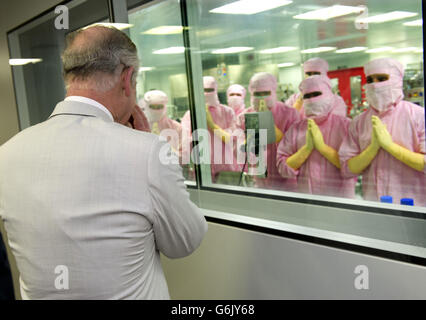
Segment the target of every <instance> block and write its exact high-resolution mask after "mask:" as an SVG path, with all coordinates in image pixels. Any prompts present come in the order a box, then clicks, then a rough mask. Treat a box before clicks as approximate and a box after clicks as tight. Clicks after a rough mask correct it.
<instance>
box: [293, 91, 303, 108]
mask: <svg viewBox="0 0 426 320" xmlns="http://www.w3.org/2000/svg"><path fill="white" fill-rule="evenodd" d="M302 106H303V96H302V94H300V95H299V97H298V98H297V99H296V101H295V102H294V103H293V108H294V109H296V110H297V111H300V109H302Z"/></svg>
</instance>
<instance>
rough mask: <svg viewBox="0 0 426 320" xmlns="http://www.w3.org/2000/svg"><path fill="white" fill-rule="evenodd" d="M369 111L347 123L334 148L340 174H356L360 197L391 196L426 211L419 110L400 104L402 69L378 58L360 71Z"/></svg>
mask: <svg viewBox="0 0 426 320" xmlns="http://www.w3.org/2000/svg"><path fill="white" fill-rule="evenodd" d="M364 72H365V75H366V76H367V84H366V85H365V90H366V98H367V102H368V104H369V106H370V107H369V108H368V110H367V111H365V112H364V113H362V114H360V115H359V116H357V117H356V118H354V119H353V121H352V123H351V125H350V127H349V133H348V136H347V137H346V139H345V141H344V143H343V144H342V146H341V147H340V150H339V156H340V162H341V166H342V173H343V174H344V176H346V177H355V176H357V175H359V174H361V175H362V188H363V196H364V199H366V200H372V201H378V200H380V197H381V196H392V197H393V199H394V203H399V201H400V199H401V198H412V199H414V205H417V206H426V197H425V194H426V175H425V164H424V163H425V160H426V158H425V111H424V108H422V107H420V106H418V105H415V104H413V103H410V102H407V101H404V100H403V98H404V94H403V90H402V88H403V77H404V68H403V66H402V65H401V64H400V63H399V62H398V61H396V60H394V59H391V58H381V59H376V60H372V61H370V62H369V63H367V64H366V65H365V66H364Z"/></svg>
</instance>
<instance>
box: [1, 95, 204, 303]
mask: <svg viewBox="0 0 426 320" xmlns="http://www.w3.org/2000/svg"><path fill="white" fill-rule="evenodd" d="M168 147H169V146H168V144H166V143H165V142H162V141H160V140H159V138H158V137H157V136H155V135H153V134H150V133H145V132H141V131H137V130H133V129H130V128H128V127H125V126H123V125H120V124H118V123H114V122H112V120H111V119H110V118H108V115H107V114H106V113H104V112H103V111H102V110H100V109H97V108H96V107H94V106H91V105H89V104H85V103H80V102H73V101H63V102H60V103H59V104H58V105H57V106H56V108H55V110H54V112H53V114H52V115H51V116H50V118H49V119H48V120H47V121H45V122H43V123H40V124H38V125H35V126H33V127H30V128H28V129H26V130H23V131H22V132H20V133H19V134H17V135H16V136H15V137H13V138H12V139H11V140H9V141H8V142H6V143H5V144H4V145H2V146H1V147H0V217H1V218H2V219H3V221H4V224H5V228H6V231H7V233H8V237H9V245H10V247H11V249H12V252H13V254H14V256H15V258H16V261H17V265H18V269H19V271H20V284H21V293H22V296H23V298H27V299H168V298H170V297H169V292H168V288H167V284H166V280H165V277H164V274H163V270H162V267H161V264H160V252H161V253H163V254H164V255H166V256H168V257H171V258H179V257H184V256H187V255H189V254H191V253H192V252H193V251H194V250H195V249H196V248H197V247H198V246H199V245H200V243H201V241H202V239H203V237H204V234H205V232H206V231H207V223H206V221H205V219H204V217H203V215H202V214H201V212H200V210H199V209H198V208H197V207H196V206H195V205H194V204H193V203H192V202H191V201H190V200H189V194H188V192H187V191H186V186H185V185H184V179H183V176H182V171H181V168H180V167H179V165H167V164H162V163H161V161H160V159H159V154H160V150H164V148H168Z"/></svg>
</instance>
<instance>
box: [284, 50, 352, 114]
mask: <svg viewBox="0 0 426 320" xmlns="http://www.w3.org/2000/svg"><path fill="white" fill-rule="evenodd" d="M328 68H329V66H328V62H327V61H325V60H324V59H321V58H311V59H309V60H307V61H305V63H304V64H303V72H304V73H305V74H306V72H320V73H321V75H325V76H327V72H328ZM333 96H334V102H333V108H332V109H331V112H332V113H334V114H337V115H339V116H343V117H346V116H347V112H348V107H347V106H346V104H345V102H344V101H343V99H342V97H341V96H339V95H337V94H333ZM299 97H300V92H297V93H294V94H292V95H291V96H290V97H289V98H288V99H287V101H286V102H285V104H286V105H288V106H290V107H292V106H293V105H294V103H295V102H296V100H297V99H298V98H299ZM300 114H301V115H302V117H304V116H305V113H304V111H303V106H302V108H301V109H300Z"/></svg>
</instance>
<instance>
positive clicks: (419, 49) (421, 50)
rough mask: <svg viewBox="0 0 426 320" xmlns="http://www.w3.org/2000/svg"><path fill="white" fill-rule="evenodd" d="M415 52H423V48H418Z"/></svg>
mask: <svg viewBox="0 0 426 320" xmlns="http://www.w3.org/2000/svg"><path fill="white" fill-rule="evenodd" d="M414 53H423V48H417V49H416V50H414Z"/></svg>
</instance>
